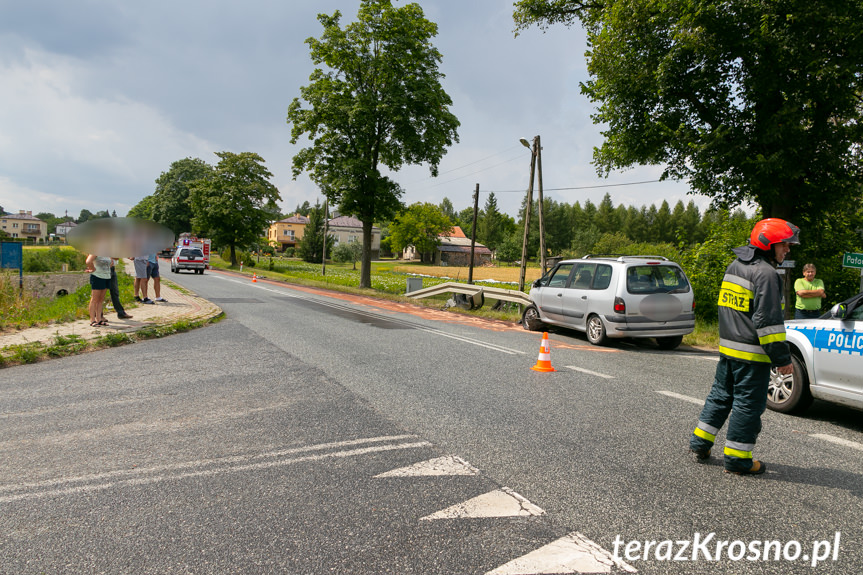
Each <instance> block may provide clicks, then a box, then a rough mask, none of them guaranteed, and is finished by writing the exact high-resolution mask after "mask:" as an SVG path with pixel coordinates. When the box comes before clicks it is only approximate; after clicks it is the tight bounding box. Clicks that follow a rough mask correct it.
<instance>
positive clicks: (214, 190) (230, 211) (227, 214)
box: [189, 152, 282, 265]
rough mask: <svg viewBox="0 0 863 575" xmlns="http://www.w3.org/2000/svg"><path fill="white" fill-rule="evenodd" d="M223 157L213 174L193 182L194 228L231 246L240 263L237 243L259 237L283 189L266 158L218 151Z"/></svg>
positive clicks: (244, 243) (234, 261)
mask: <svg viewBox="0 0 863 575" xmlns="http://www.w3.org/2000/svg"><path fill="white" fill-rule="evenodd" d="M216 155H217V156H218V157H219V158H220V160H219V163H218V164H217V165H216V168H215V171H214V173H213V175H212V177H209V178H207V179H203V180H197V181H195V182H194V183H192V184H191V185H190V186H189V202H190V204H191V206H192V210H193V212H194V214H195V216H194V218H193V220H192V231H193V232H196V233H201V234H203V235H205V236H207V237H209V238H211V239H212V240H213V242H214V243H215V244H216V245H218V246H227V247H229V248H230V250H231V265H237V254H236V248H237V247H241V248H243V247H246V246H249V245H252V244H254V243H256V242H257V241H258V238H259V237H260V235H261V233H262V230H263V229H264V228H265V227H266V226H268V225H269V224H270V222H271V221H272V220H273V217H274V214H275V213H278V206H277V205H276V202H277V201H279V200H281V199H282V198H281V196H280V195H279V190H277V189H276V187H275V186H274V185H273V184H272V183H270V178H272V177H273V175H272V174H271V173H270V171H269V170H268V169H267V168H266V167H265V166H264V159H263V158H261V156H259V155H258V154H255V153H253V152H242V153H239V154H235V153H232V152H217V153H216Z"/></svg>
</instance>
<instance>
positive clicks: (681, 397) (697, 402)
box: [656, 391, 704, 405]
mask: <svg viewBox="0 0 863 575" xmlns="http://www.w3.org/2000/svg"><path fill="white" fill-rule="evenodd" d="M656 393H660V394H662V395H667V396H668V397H673V398H674V399H679V400H681V401H688V402H689V403H694V404H695V405H704V400H703V399H698V398H697V397H689V396H688V395H681V394H679V393H674V392H673V391H657V392H656Z"/></svg>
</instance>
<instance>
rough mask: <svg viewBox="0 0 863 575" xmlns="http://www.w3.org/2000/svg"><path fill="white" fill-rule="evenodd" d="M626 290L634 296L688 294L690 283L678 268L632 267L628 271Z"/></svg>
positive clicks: (659, 266) (663, 266)
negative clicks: (671, 293) (672, 293)
mask: <svg viewBox="0 0 863 575" xmlns="http://www.w3.org/2000/svg"><path fill="white" fill-rule="evenodd" d="M626 289H627V291H628V292H629V293H634V294H652V293H670V292H674V293H686V292H688V291H689V282H688V281H686V277H685V276H684V275H683V271H682V270H681V269H680V268H678V267H676V266H665V265H644V266H632V267H630V268H629V269H627V270H626Z"/></svg>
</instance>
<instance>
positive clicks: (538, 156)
mask: <svg viewBox="0 0 863 575" xmlns="http://www.w3.org/2000/svg"><path fill="white" fill-rule="evenodd" d="M533 155H534V156H536V169H537V171H538V172H539V174H538V180H539V197H538V198H537V202H539V265H540V267H542V275H545V272H546V269H545V221H544V220H543V214H544V213H545V208H543V205H542V146H541V145H540V143H539V134H537V136H536V138H534V139H533Z"/></svg>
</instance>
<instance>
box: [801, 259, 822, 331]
mask: <svg viewBox="0 0 863 575" xmlns="http://www.w3.org/2000/svg"><path fill="white" fill-rule="evenodd" d="M815 271H816V270H815V264H806V265H805V266H803V277H802V278H800V279H798V280H797V281H795V282H794V292H795V293H796V294H797V305H795V306H794V307H795V309H794V319H810V318H818V317H821V298H824V297H827V293H826V292H825V291H824V282H823V281H821V280H817V279H815Z"/></svg>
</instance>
